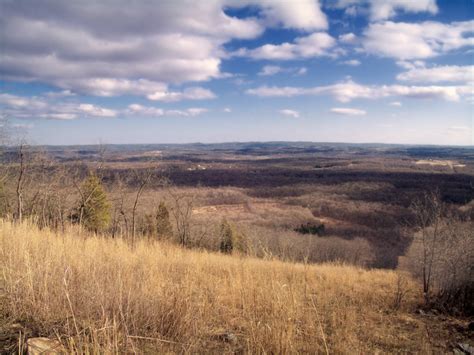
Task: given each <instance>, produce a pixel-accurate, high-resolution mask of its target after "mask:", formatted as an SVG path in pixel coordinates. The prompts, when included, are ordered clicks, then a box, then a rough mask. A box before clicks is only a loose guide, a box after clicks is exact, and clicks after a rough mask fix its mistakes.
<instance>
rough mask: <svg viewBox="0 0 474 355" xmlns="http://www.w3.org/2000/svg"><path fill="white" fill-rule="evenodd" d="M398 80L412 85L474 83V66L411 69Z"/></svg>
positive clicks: (399, 76)
mask: <svg viewBox="0 0 474 355" xmlns="http://www.w3.org/2000/svg"><path fill="white" fill-rule="evenodd" d="M397 79H398V80H401V81H408V82H412V83H420V82H424V83H438V82H461V83H462V82H465V83H474V65H466V66H459V65H446V66H438V67H433V68H411V69H410V70H408V71H406V72H404V73H401V74H399V75H397Z"/></svg>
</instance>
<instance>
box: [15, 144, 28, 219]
mask: <svg viewBox="0 0 474 355" xmlns="http://www.w3.org/2000/svg"><path fill="white" fill-rule="evenodd" d="M25 149H26V148H25V145H24V144H23V143H22V144H20V145H19V147H18V160H19V167H18V178H17V183H16V201H17V209H16V219H17V220H18V222H20V223H21V221H22V219H23V182H24V175H25V170H26V162H25Z"/></svg>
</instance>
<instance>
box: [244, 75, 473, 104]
mask: <svg viewBox="0 0 474 355" xmlns="http://www.w3.org/2000/svg"><path fill="white" fill-rule="evenodd" d="M246 93H247V94H249V95H255V96H260V97H293V96H301V95H329V96H332V97H334V98H335V99H336V100H338V101H340V102H350V101H352V100H354V99H378V98H385V97H409V98H419V99H442V100H447V101H459V100H460V99H461V98H462V97H469V96H472V86H468V85H460V86H434V85H431V86H405V85H361V84H358V83H356V82H354V81H352V80H346V81H343V82H340V83H336V84H332V85H327V86H316V87H310V88H302V87H291V86H285V87H279V86H261V87H258V88H254V89H249V90H247V91H246Z"/></svg>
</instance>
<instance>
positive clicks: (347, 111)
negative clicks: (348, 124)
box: [330, 107, 367, 116]
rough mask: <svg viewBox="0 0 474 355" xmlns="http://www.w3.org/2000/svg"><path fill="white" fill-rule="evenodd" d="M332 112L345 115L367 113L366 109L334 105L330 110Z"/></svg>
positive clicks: (362, 114)
mask: <svg viewBox="0 0 474 355" xmlns="http://www.w3.org/2000/svg"><path fill="white" fill-rule="evenodd" d="M330 111H331V112H332V113H336V114H338V115H344V116H364V115H366V114H367V112H366V111H364V110H359V109H357V108H347V107H334V108H332V109H331V110H330Z"/></svg>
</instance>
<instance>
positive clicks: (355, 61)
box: [342, 59, 361, 67]
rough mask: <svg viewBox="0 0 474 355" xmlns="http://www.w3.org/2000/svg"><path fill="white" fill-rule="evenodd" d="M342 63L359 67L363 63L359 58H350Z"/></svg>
mask: <svg viewBox="0 0 474 355" xmlns="http://www.w3.org/2000/svg"><path fill="white" fill-rule="evenodd" d="M342 64H345V65H349V66H351V67H357V66H359V65H361V62H360V60H357V59H350V60H345V61H343V62H342Z"/></svg>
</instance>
